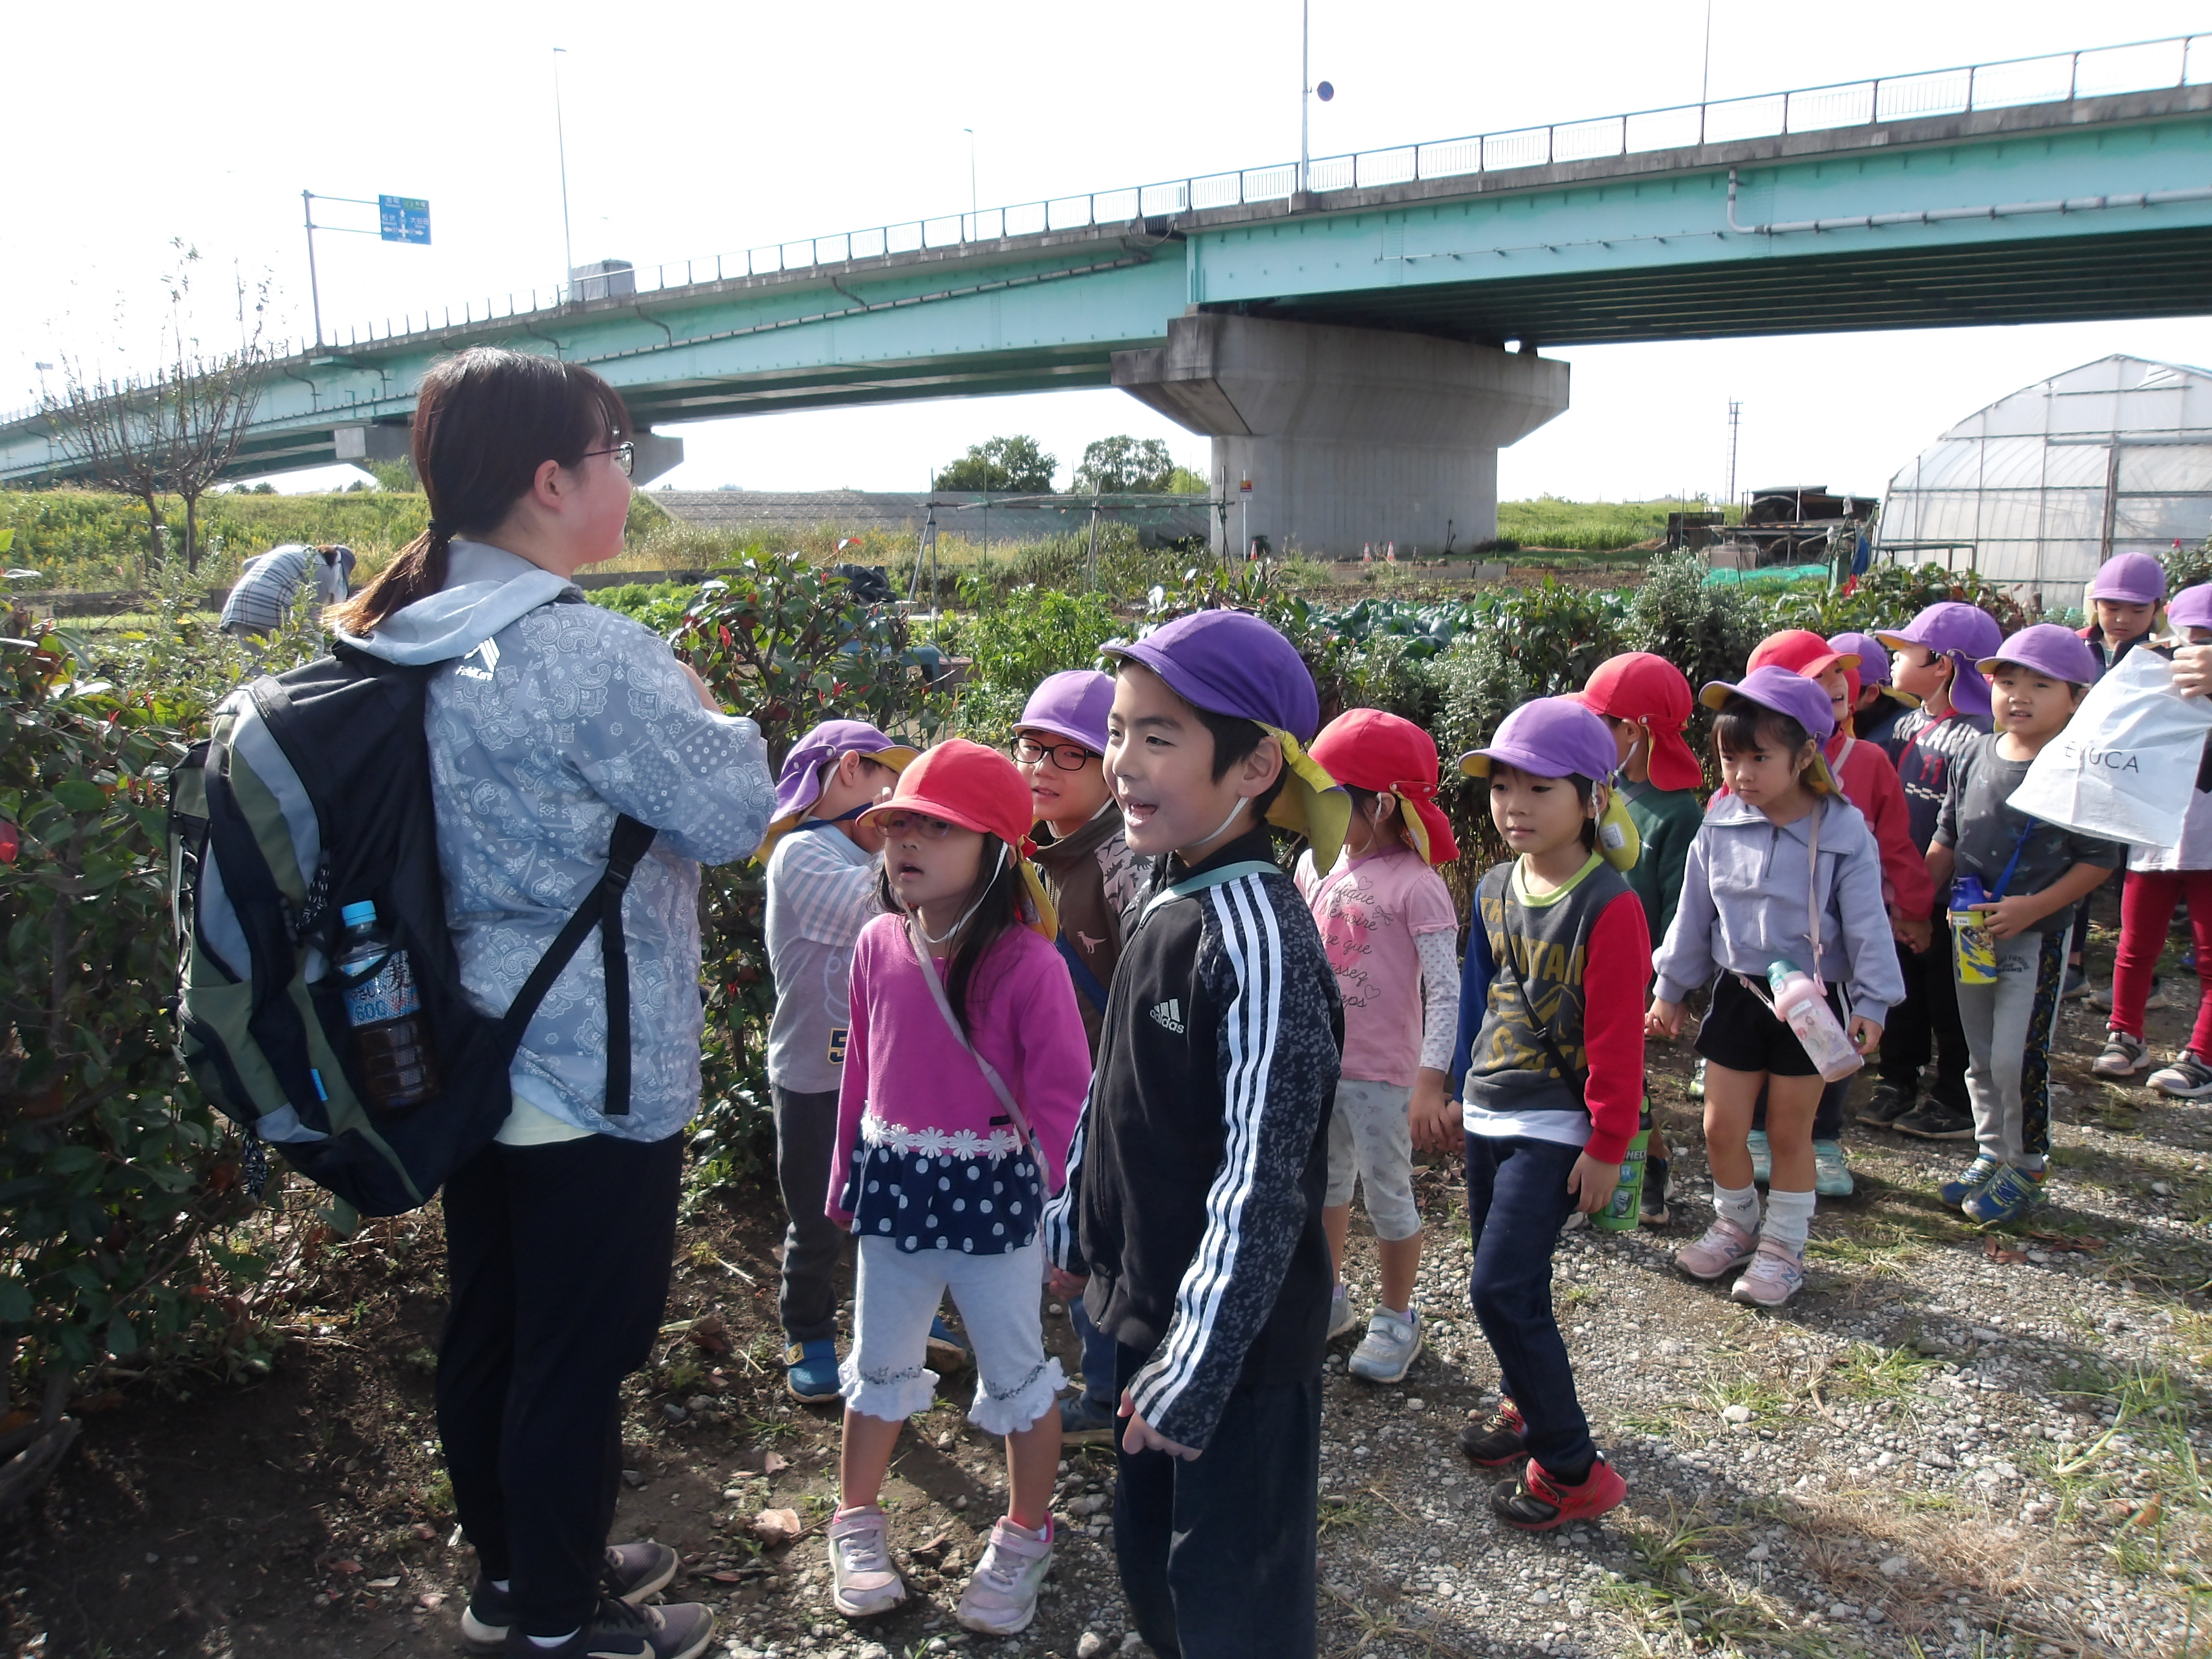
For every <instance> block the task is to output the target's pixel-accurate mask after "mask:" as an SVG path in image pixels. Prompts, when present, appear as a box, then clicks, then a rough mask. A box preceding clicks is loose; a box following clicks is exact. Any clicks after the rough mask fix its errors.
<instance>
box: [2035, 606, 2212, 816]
mask: <svg viewBox="0 0 2212 1659" xmlns="http://www.w3.org/2000/svg"><path fill="white" fill-rule="evenodd" d="M2208 731H2212V704H2208V703H2207V702H2206V701H2205V700H2204V699H2203V698H2202V697H2185V696H2182V695H2181V694H2180V693H2179V692H2178V691H2176V690H2174V689H2173V665H2172V663H2170V662H2168V661H2167V660H2166V659H2165V658H2164V657H2161V656H2160V655H2159V654H2158V653H2156V652H2155V651H2146V650H2135V651H2130V652H2129V653H2128V654H2127V656H2126V657H2125V658H2124V659H2122V660H2121V663H2120V665H2119V666H2118V667H2117V668H2114V669H2111V670H2108V671H2106V675H2105V677H2104V678H2102V679H2100V680H2099V681H2098V682H2097V683H2096V684H2094V685H2093V686H2091V687H2090V688H2089V695H2088V696H2086V697H2084V698H2082V699H2081V707H2080V708H2077V709H2075V711H2074V718H2073V719H2072V720H2069V721H2068V722H2067V726H2066V729H2065V730H2064V731H2063V732H2060V733H2059V734H2058V735H2057V737H2055V738H2052V739H2051V741H2050V742H2049V743H2047V744H2045V745H2044V747H2043V752H2042V753H2041V754H2039V755H2038V756H2037V757H2035V759H2034V760H2033V762H2031V763H2029V766H2028V769H2027V778H2026V779H2025V780H2023V781H2021V786H2020V787H2019V788H2017V789H2015V790H2014V791H2013V793H2012V799H2011V801H2010V802H2009V803H2008V805H2012V806H2013V807H2015V808H2016V809H2017V810H2019V811H2022V812H2026V813H2027V814H2028V815H2029V816H2031V817H2039V818H2041V819H2042V820H2043V821H2044V822H2045V823H2055V824H2057V825H2058V826H2060V827H2061V828H2062V829H2072V830H2075V831H2078V832H2079V833H2081V834H2082V835H2085V836H2102V837H2104V838H2105V839H2106V840H2107V841H2117V842H2125V843H2127V844H2128V845H2129V846H2130V847H2172V846H2173V845H2175V844H2176V843H2177V842H2179V841H2180V839H2181V819H2182V816H2183V814H2185V812H2187V811H2188V810H2189V801H2190V797H2191V795H2192V794H2193V793H2195V792H2196V789H2197V765H2198V763H2199V762H2200V761H2201V760H2202V759H2203V755H2204V734H2205V733H2206V732H2208Z"/></svg>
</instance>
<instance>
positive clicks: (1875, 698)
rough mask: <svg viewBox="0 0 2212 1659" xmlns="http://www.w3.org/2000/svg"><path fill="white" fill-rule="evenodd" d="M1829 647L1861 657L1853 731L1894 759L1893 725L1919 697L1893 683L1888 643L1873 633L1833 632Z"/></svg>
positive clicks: (1852, 732) (1917, 705)
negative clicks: (1890, 736)
mask: <svg viewBox="0 0 2212 1659" xmlns="http://www.w3.org/2000/svg"><path fill="white" fill-rule="evenodd" d="M1828 648H1829V649H1830V650H1832V651H1840V652H1843V653H1846V654H1848V655H1850V656H1854V657H1857V659H1859V665H1858V678H1859V695H1858V701H1857V702H1854V703H1853V704H1852V705H1851V722H1850V725H1851V735H1852V736H1853V737H1855V738H1858V739H1859V740H1860V741H1861V742H1863V743H1870V744H1875V746H1876V747H1877V748H1879V749H1880V750H1881V751H1882V752H1883V753H1884V754H1886V755H1887V756H1889V757H1890V758H1891V760H1893V761H1894V760H1895V759H1896V758H1897V756H1896V751H1895V749H1894V748H1893V745H1892V744H1891V743H1890V741H1889V735H1890V732H1891V729H1892V728H1893V727H1894V726H1896V724H1897V723H1898V721H1899V720H1903V719H1904V718H1905V714H1907V713H1909V712H1910V711H1911V710H1912V709H1915V708H1918V707H1920V699H1919V698H1917V697H1916V696H1913V695H1912V694H1911V692H1910V691H1900V690H1898V688H1897V687H1896V686H1894V685H1893V684H1891V683H1890V680H1891V675H1892V670H1891V667H1890V662H1889V647H1887V646H1885V645H1884V644H1882V642H1881V641H1880V640H1877V639H1876V638H1875V636H1874V635H1871V634H1834V635H1830V636H1829V639H1828Z"/></svg>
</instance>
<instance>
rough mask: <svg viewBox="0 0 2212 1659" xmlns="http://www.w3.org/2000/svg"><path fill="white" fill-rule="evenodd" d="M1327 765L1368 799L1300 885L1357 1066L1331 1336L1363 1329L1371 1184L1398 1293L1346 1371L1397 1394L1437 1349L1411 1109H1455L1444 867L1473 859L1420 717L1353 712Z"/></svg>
mask: <svg viewBox="0 0 2212 1659" xmlns="http://www.w3.org/2000/svg"><path fill="white" fill-rule="evenodd" d="M1311 752H1312V755H1313V757H1314V759H1315V760H1316V761H1317V762H1319V763H1321V765H1322V767H1323V768H1325V769H1327V771H1328V775H1330V776H1331V777H1333V778H1334V779H1335V780H1336V781H1338V782H1339V783H1340V784H1342V785H1343V786H1344V787H1345V788H1346V791H1348V792H1349V793H1350V794H1351V796H1352V823H1351V826H1350V828H1349V829H1346V832H1345V837H1344V851H1343V854H1341V855H1340V857H1339V858H1338V860H1337V861H1336V864H1335V866H1334V867H1333V868H1332V869H1330V870H1329V871H1328V873H1327V874H1325V875H1324V874H1322V872H1318V871H1316V869H1315V868H1314V865H1313V854H1311V853H1308V854H1304V856H1302V857H1301V858H1300V859H1299V860H1298V867H1297V884H1298V891H1299V893H1300V894H1301V895H1302V896H1304V899H1305V901H1306V904H1307V906H1308V907H1309V908H1310V909H1311V910H1312V911H1313V917H1314V922H1315V924H1316V926H1317V927H1319V928H1320V929H1321V938H1322V948H1323V949H1324V950H1326V951H1328V961H1329V966H1331V967H1332V968H1334V969H1335V970H1336V982H1337V988H1338V989H1339V990H1340V991H1341V992H1342V993H1343V995H1344V1069H1343V1073H1342V1075H1341V1077H1340V1080H1339V1082H1338V1084H1337V1086H1336V1107H1335V1109H1334V1111H1333V1112H1331V1113H1330V1114H1329V1121H1328V1195H1327V1197H1326V1198H1325V1199H1324V1200H1322V1206H1323V1207H1322V1226H1323V1227H1324V1228H1325V1229H1326V1230H1327V1231H1328V1247H1329V1254H1330V1255H1331V1256H1332V1257H1333V1258H1334V1265H1335V1267H1336V1289H1335V1291H1334V1295H1333V1297H1332V1298H1331V1302H1330V1306H1329V1328H1328V1334H1329V1335H1330V1336H1331V1337H1332V1338H1334V1337H1336V1336H1340V1335H1341V1334H1344V1333H1345V1332H1346V1331H1349V1330H1352V1328H1354V1327H1355V1326H1356V1325H1357V1324H1358V1316H1357V1315H1356V1314H1354V1313H1353V1311H1352V1299H1351V1297H1349V1296H1348V1295H1347V1294H1346V1291H1345V1287H1344V1246H1345V1239H1346V1235H1347V1234H1348V1233H1349V1232H1350V1231H1351V1226H1352V1187H1353V1185H1354V1183H1355V1182H1357V1183H1358V1185H1359V1186H1360V1187H1362V1188H1364V1190H1365V1193H1366V1195H1367V1215H1368V1218H1369V1219H1370V1221H1372V1222H1373V1223H1374V1225H1375V1241H1376V1242H1375V1253H1376V1256H1377V1258H1378V1259H1379V1261H1380V1265H1381V1267H1382V1276H1383V1287H1382V1297H1381V1300H1380V1301H1379V1302H1378V1303H1377V1304H1376V1309H1375V1311H1374V1314H1373V1315H1372V1316H1370V1318H1369V1320H1368V1322H1367V1334H1366V1335H1365V1337H1364V1338H1363V1339H1362V1340H1361V1341H1360V1344H1359V1346H1358V1348H1357V1349H1355V1350H1354V1351H1353V1352H1352V1358H1351V1361H1350V1362H1349V1364H1348V1365H1347V1367H1346V1369H1348V1370H1350V1371H1351V1373H1352V1375H1353V1376H1359V1377H1364V1378H1366V1379H1367V1380H1369V1381H1370V1382H1374V1383H1396V1382H1399V1381H1401V1379H1402V1378H1403V1377H1404V1376H1405V1375H1406V1372H1407V1370H1408V1369H1409V1368H1410V1367H1411V1366H1412V1364H1413V1359H1414V1357H1415V1356H1416V1355H1418V1354H1419V1352H1420V1351H1421V1324H1420V1316H1419V1315H1418V1314H1417V1313H1415V1312H1414V1311H1413V1279H1414V1276H1415V1274H1416V1273H1418V1272H1419V1268H1420V1265H1421V1218H1420V1212H1419V1211H1418V1210H1417V1209H1416V1208H1415V1207H1414V1205H1413V1126H1412V1123H1411V1121H1410V1119H1409V1116H1408V1110H1409V1108H1410V1106H1411V1104H1412V1103H1413V1101H1414V1100H1415V1099H1416V1098H1417V1097H1418V1098H1419V1099H1420V1100H1421V1101H1422V1102H1423V1103H1428V1104H1431V1105H1432V1106H1433V1108H1434V1109H1437V1110H1442V1109H1443V1101H1444V1095H1445V1091H1447V1089H1448V1088H1449V1082H1450V1079H1449V1066H1450V1065H1451V1053H1452V1043H1453V1040H1454V1037H1455V1035H1456V1032H1457V1029H1458V1018H1459V1014H1458V1004H1457V1000H1456V998H1457V990H1456V987H1457V985H1458V983H1459V961H1458V956H1457V953H1456V951H1455V949H1454V945H1455V941H1456V939H1457V937H1458V929H1459V920H1458V918H1457V917H1456V916H1455V915H1453V914H1452V902H1451V895H1450V893H1449V891H1448V890H1446V889H1445V887H1444V884H1443V878H1442V877H1440V876H1438V875H1437V872H1436V870H1435V868H1434V866H1437V865H1439V864H1447V863H1449V862H1450V861H1451V860H1453V859H1455V858H1457V857H1458V856H1459V848H1458V847H1457V846H1456V845H1455V843H1454V842H1453V840H1452V833H1451V827H1450V825H1449V823H1446V822H1445V819H1444V815H1443V812H1441V811H1438V810H1437V805H1436V793H1437V745H1436V744H1435V742H1434V740H1433V739H1431V738H1430V736H1429V734H1428V733H1427V732H1424V731H1422V730H1421V728H1420V727H1419V726H1415V725H1414V724H1413V722H1412V721H1411V720H1401V719H1400V718H1399V717H1398V716H1397V715H1395V714H1384V713H1383V711H1382V710H1380V709H1377V708H1353V709H1348V710H1346V712H1345V713H1344V714H1340V715H1339V716H1338V717H1337V718H1336V719H1335V720H1332V721H1330V722H1329V724H1328V726H1326V727H1325V728H1323V730H1322V733H1321V735H1320V736H1319V737H1317V738H1315V739H1314V741H1313V748H1312V751H1311Z"/></svg>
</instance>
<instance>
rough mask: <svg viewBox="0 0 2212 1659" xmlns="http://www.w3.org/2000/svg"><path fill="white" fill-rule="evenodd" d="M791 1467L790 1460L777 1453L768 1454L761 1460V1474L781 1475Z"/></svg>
mask: <svg viewBox="0 0 2212 1659" xmlns="http://www.w3.org/2000/svg"><path fill="white" fill-rule="evenodd" d="M790 1467H791V1460H790V1459H789V1458H787V1457H786V1456H783V1455H781V1453H778V1452H770V1453H769V1454H768V1455H766V1456H765V1457H763V1458H762V1459H761V1473H762V1474H782V1473H783V1472H784V1471H785V1470H786V1469H787V1468H790Z"/></svg>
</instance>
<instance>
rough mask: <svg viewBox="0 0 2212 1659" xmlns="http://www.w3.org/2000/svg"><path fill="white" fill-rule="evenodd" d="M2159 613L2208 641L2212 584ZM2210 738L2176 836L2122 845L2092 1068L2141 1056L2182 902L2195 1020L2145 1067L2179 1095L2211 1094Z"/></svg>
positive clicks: (2165, 1089)
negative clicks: (2124, 863)
mask: <svg viewBox="0 0 2212 1659" xmlns="http://www.w3.org/2000/svg"><path fill="white" fill-rule="evenodd" d="M2166 616H2167V618H2168V620H2169V621H2170V622H2172V624H2173V626H2174V627H2175V628H2176V629H2180V630H2182V631H2184V632H2185V635H2186V636H2187V638H2188V641H2189V643H2190V644H2191V645H2203V644H2206V643H2208V642H2212V583H2204V584H2200V585H2199V586H2196V587H2188V588H2184V589H2183V590H2182V591H2181V592H2179V593H2177V594H2175V595H2174V596H2173V600H2172V604H2171V605H2168V606H2167V608H2166ZM2208 792H2212V744H2207V746H2206V749H2205V758H2204V760H2203V762H2202V763H2199V765H2198V767H2197V793H2195V794H2194V795H2192V796H2191V797H2190V800H2189V811H2188V813H2187V815H2186V816H2185V817H2184V818H2183V819H2182V821H2181V839H2180V840H2179V842H2177V843H2176V844H2175V845H2173V846H2172V847H2136V848H2130V849H2129V852H2128V878H2127V884H2126V885H2125V886H2124V887H2123V888H2122V889H2121V890H2120V948H2119V952H2118V957H2117V959H2116V961H2115V962H2114V964H2113V967H2112V1030H2111V1031H2110V1033H2109V1034H2108V1035H2107V1036H2106V1052H2105V1054H2103V1055H2100V1056H2099V1057H2098V1061H2097V1065H2096V1067H2095V1069H2096V1070H2097V1071H2098V1072H2099V1073H2103V1074H2106V1075H2112V1074H2113V1070H2112V1067H2109V1066H2107V1065H2106V1056H2108V1055H2112V1054H2115V1053H2117V1054H2118V1055H2119V1056H2120V1057H2121V1058H2123V1059H2124V1060H2126V1061H2127V1062H2129V1070H2130V1072H2132V1071H2134V1070H2135V1069H2137V1068H2138V1067H2140V1066H2143V1065H2146V1064H2148V1063H2149V1058H2150V1055H2149V1048H2148V1045H2147V1044H2146V1043H2145V1042H2143V1003H2144V1000H2146V999H2147V998H2148V995H2149V994H2150V986H2151V970H2152V969H2154V967H2156V966H2157V965H2158V958H2159V954H2160V952H2161V951H2164V950H2165V949H2166V934H2167V932H2168V930H2169V929H2170V928H2171V927H2172V925H2173V907H2174V906H2175V905H2176V904H2177V903H2179V902H2180V901H2181V900H2183V899H2187V900H2188V901H2189V927H2190V932H2191V933H2192V934H2193V935H2194V936H2195V938H2196V941H2197V981H2198V983H2199V985H2200V986H2201V987H2202V989H2201V990H2200V992H2199V994H2198V997H2197V1025H2196V1029H2195V1030H2192V1031H2191V1033H2190V1034H2189V1047H2188V1048H2185V1049H2184V1050H2182V1052H2181V1053H2180V1054H2179V1055H2178V1056H2177V1057H2176V1058H2175V1060H2174V1062H2173V1064H2172V1065H2171V1066H2166V1067H2164V1068H2163V1069H2162V1070H2160V1071H2156V1072H2154V1073H2151V1075H2150V1078H2149V1079H2148V1081H2149V1083H2150V1086H2151V1087H2152V1088H2154V1089H2156V1090H2157V1091H2159V1092H2160V1093H2161V1094H2168V1095H2175V1096H2179V1097H2180V1098H2182V1099H2184V1100H2201V1099H2203V1098H2204V1097H2206V1096H2208V1095H2212V793H2208Z"/></svg>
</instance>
